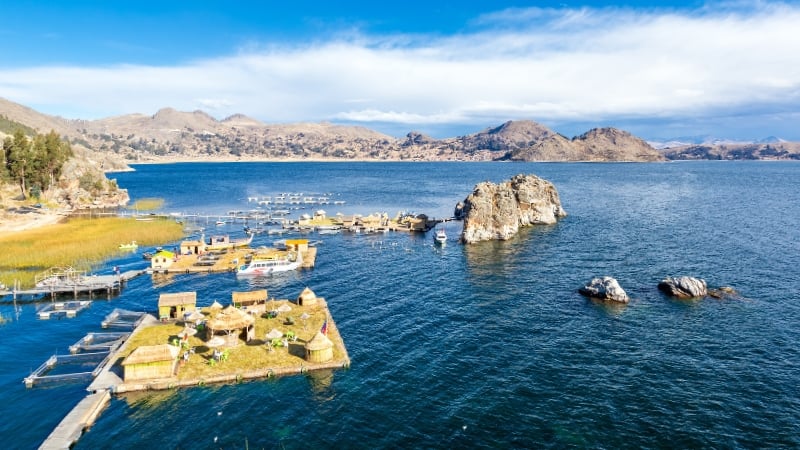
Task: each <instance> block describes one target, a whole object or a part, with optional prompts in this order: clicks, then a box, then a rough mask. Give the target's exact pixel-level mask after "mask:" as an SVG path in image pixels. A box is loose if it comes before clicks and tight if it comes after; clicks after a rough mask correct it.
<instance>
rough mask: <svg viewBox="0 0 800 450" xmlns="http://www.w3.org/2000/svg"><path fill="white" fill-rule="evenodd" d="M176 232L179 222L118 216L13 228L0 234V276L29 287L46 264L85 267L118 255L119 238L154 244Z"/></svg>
mask: <svg viewBox="0 0 800 450" xmlns="http://www.w3.org/2000/svg"><path fill="white" fill-rule="evenodd" d="M182 236H183V227H182V226H181V225H180V224H178V223H175V221H172V220H168V219H163V220H153V221H147V222H143V221H136V220H133V219H129V218H119V217H106V218H96V219H71V220H69V221H67V222H65V223H59V224H55V225H48V226H44V227H40V228H36V229H31V230H26V231H19V232H15V233H12V234H9V235H6V236H2V237H0V255H3V258H2V262H0V281H2V282H3V283H5V284H6V285H8V286H11V285H12V284H13V282H14V280H19V281H20V283H21V284H22V286H32V285H33V280H34V277H35V275H36V274H37V273H39V272H41V271H44V270H46V269H49V268H50V267H56V266H71V267H74V268H76V269H78V270H87V271H88V270H91V269H92V267H93V266H94V265H96V264H97V263H100V262H102V261H104V260H106V259H107V258H109V257H111V256H113V255H115V254H119V253H120V252H121V250H120V249H119V245H120V244H122V243H128V242H131V241H136V242H137V243H138V244H139V245H158V244H164V243H167V242H172V241H175V240H178V239H180V238H181V237H182Z"/></svg>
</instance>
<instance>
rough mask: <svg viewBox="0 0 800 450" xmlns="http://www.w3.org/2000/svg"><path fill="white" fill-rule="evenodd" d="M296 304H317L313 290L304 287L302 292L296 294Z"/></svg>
mask: <svg viewBox="0 0 800 450" xmlns="http://www.w3.org/2000/svg"><path fill="white" fill-rule="evenodd" d="M297 304H298V305H300V306H314V305H316V304H317V295H316V294H314V291H312V290H311V289H309V288H308V287H306V288H305V289H303V292H301V293H300V295H298V296H297Z"/></svg>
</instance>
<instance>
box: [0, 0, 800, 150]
mask: <svg viewBox="0 0 800 450" xmlns="http://www.w3.org/2000/svg"><path fill="white" fill-rule="evenodd" d="M0 16H2V21H1V22H0V97H3V98H6V99H8V100H11V101H14V102H17V103H21V104H23V105H25V106H29V107H31V108H34V109H36V110H37V111H40V112H43V113H46V114H52V115H58V116H62V117H65V118H69V119H98V118H103V117H109V116H117V115H123V114H129V113H141V114H147V115H152V114H155V113H156V111H158V110H159V109H161V108H164V107H172V108H175V109H178V110H181V111H194V110H202V111H205V112H207V113H209V114H211V115H212V116H213V117H215V118H217V119H224V118H225V117H227V116H230V115H232V114H237V113H241V114H245V115H248V116H251V117H253V118H256V119H258V120H261V121H263V122H266V123H293V122H321V121H327V122H333V123H340V124H347V125H360V126H365V127H368V128H372V129H375V130H378V131H382V132H384V133H387V134H390V135H393V136H398V137H399V136H402V135H405V134H406V133H408V132H409V131H412V130H413V131H420V132H423V133H426V134H429V135H431V136H434V137H439V138H441V137H451V136H460V135H465V134H470V133H474V132H477V131H480V130H482V129H485V128H488V127H494V126H497V125H500V124H502V123H503V122H505V121H508V120H533V121H536V122H539V123H541V124H544V125H546V126H548V127H550V128H551V129H553V130H554V131H557V132H559V133H561V134H564V135H566V136H568V137H572V136H575V135H578V134H581V133H583V132H585V131H587V130H589V129H591V128H595V127H603V126H613V127H617V128H621V129H625V130H628V131H630V132H632V133H634V134H636V135H638V136H641V137H644V138H646V139H649V140H652V141H657V140H667V139H672V138H678V137H685V136H701V135H702V136H712V137H717V138H724V139H736V140H758V139H763V138H766V137H769V136H777V137H780V138H783V139H787V140H794V141H800V126H798V125H800V31H799V30H800V25H798V24H800V1H787V2H773V1H724V2H722V1H712V2H699V1H672V2H670V1H666V2H655V1H639V2H637V1H627V2H625V1H622V2H615V3H609V2H599V1H583V2H570V1H563V2H555V1H553V2H551V1H502V0H498V1H485V0H484V1H469V0H467V1H458V2H456V1H442V2H437V1H434V0H428V1H419V0H407V1H403V2H378V1H374V0H372V1H369V2H366V1H365V2H360V1H354V2H332V1H311V0H295V1H292V2H285V1H284V2H277V1H271V0H262V1H253V2H247V1H229V2H220V1H205V0H195V1H178V0H176V1H163V0H159V1H150V0H140V1H135V2H116V1H109V0H104V1H84V0H74V1H69V2H62V1H37V2H31V1H14V2H7V4H4V5H3V7H2V12H1V13H0Z"/></svg>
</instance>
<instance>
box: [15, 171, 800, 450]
mask: <svg viewBox="0 0 800 450" xmlns="http://www.w3.org/2000/svg"><path fill="white" fill-rule="evenodd" d="M135 168H136V171H135V172H125V173H117V174H110V178H116V179H117V181H118V184H119V185H120V186H121V187H123V188H127V189H128V190H129V192H130V195H131V198H132V200H136V199H139V198H145V197H160V198H164V199H165V205H164V211H165V212H180V213H183V214H190V213H199V214H204V215H207V216H209V218H208V219H198V222H200V223H199V225H202V226H205V227H206V232H207V233H211V232H214V233H216V232H217V231H220V232H225V233H230V234H231V235H236V236H241V230H242V224H228V225H225V226H222V227H217V226H216V225H214V223H215V221H216V218H215V217H214V216H216V215H218V216H224V215H226V214H227V212H228V211H232V210H244V211H246V210H248V209H251V208H255V207H256V205H255V203H254V202H248V197H255V196H275V195H277V194H279V193H283V192H289V193H303V195H308V196H312V195H324V196H328V197H329V198H330V200H331V201H334V200H336V201H340V202H344V203H343V204H338V205H334V204H332V203H331V204H327V205H319V206H313V207H309V208H308V209H307V210H294V211H293V214H295V215H297V214H299V213H302V212H309V213H310V212H313V210H315V209H320V208H322V209H325V210H326V211H327V213H328V214H329V215H332V214H335V213H337V212H341V213H342V214H354V213H360V214H364V215H367V214H370V213H373V212H387V213H389V215H390V216H394V215H396V214H397V212H398V211H406V212H411V211H414V212H417V213H425V214H427V215H429V216H434V217H448V216H450V215H452V213H453V208H454V206H455V204H456V203H457V202H458V201H460V200H463V199H464V198H465V197H466V196H467V195H468V194H469V193H470V192H471V191H472V189H473V187H474V185H475V184H477V183H479V182H481V181H487V180H488V181H494V182H500V181H503V180H506V179H509V178H510V177H511V176H513V175H515V174H518V173H532V174H536V175H538V176H540V177H542V178H545V179H547V180H549V181H551V182H553V184H554V185H555V186H556V188H557V189H558V191H559V194H560V197H561V201H562V205H563V207H564V209H565V210H566V211H567V213H568V216H567V217H566V218H564V219H562V220H561V221H560V222H559V223H558V224H556V225H552V226H537V227H532V228H529V229H525V230H523V231H522V232H521V233H520V234H519V235H518V236H517V237H516V238H514V239H512V240H510V241H505V242H487V243H481V244H475V245H470V246H464V245H461V244H459V243H456V242H454V238H455V236H456V235H457V234H458V232H459V231H460V224H459V223H458V222H450V223H448V224H447V227H446V229H447V232H448V234H449V235H450V237H451V241H450V242H448V244H447V245H446V246H445V247H443V248H440V247H438V246H435V245H433V240H432V234H433V232H428V233H425V234H422V233H419V234H408V233H389V234H366V235H354V234H349V233H342V234H338V235H316V234H312V235H309V236H308V237H309V239H312V240H320V241H321V242H320V244H319V245H318V248H319V250H318V254H317V260H316V267H315V268H313V269H310V270H302V271H297V272H291V273H284V274H275V275H274V276H271V277H266V278H260V279H250V280H247V279H237V278H236V276H235V275H234V274H229V273H225V274H208V275H176V276H172V277H165V276H150V275H145V276H142V277H139V278H136V279H134V280H132V281H131V282H130V283H129V284H128V285H127V286H126V288H125V289H124V290H123V291H122V293H121V294H120V295H119V296H116V297H114V298H112V299H110V300H105V299H103V300H96V301H94V303H93V304H92V306H91V307H90V308H89V309H87V310H86V311H83V312H81V313H80V314H79V315H78V316H77V317H75V318H72V319H63V320H48V321H44V320H38V319H37V318H36V308H37V307H41V306H42V303H39V304H35V303H25V304H21V305H18V306H17V307H16V308H15V306H14V305H13V304H10V303H8V302H6V303H3V304H2V305H0V313H2V314H3V316H4V317H7V318H11V319H12V320H11V321H10V322H9V323H6V324H5V325H0V342H2V343H3V344H4V345H2V346H0V389H2V392H3V399H4V401H3V402H2V404H1V405H0V414H2V417H3V418H4V420H2V421H0V435H2V436H4V440H5V441H6V442H7V443H11V447H13V448H36V447H37V446H38V445H39V444H41V442H42V441H43V440H44V439H45V438H46V437H47V435H48V434H49V433H50V432H51V431H52V430H53V428H54V427H55V426H56V425H57V424H58V423H59V422H60V420H61V419H62V418H63V416H64V415H65V414H66V413H67V412H68V411H69V410H71V408H72V407H73V406H74V405H75V404H76V403H77V402H78V401H79V400H80V399H81V398H82V396H83V395H85V390H84V389H85V387H86V384H85V383H72V384H66V385H54V386H49V387H37V388H33V389H26V388H25V387H24V384H23V383H22V379H23V378H24V377H25V376H27V375H28V374H29V373H30V372H31V371H32V370H33V369H35V368H36V367H37V366H39V365H40V364H41V363H42V362H44V361H45V360H46V359H47V358H48V357H49V356H50V355H52V354H54V353H59V354H64V353H68V347H69V345H71V344H73V343H75V342H76V341H77V340H78V339H80V338H81V337H83V336H84V335H85V334H86V333H87V332H90V331H100V330H101V329H100V322H101V321H102V319H103V317H105V315H106V314H108V313H109V312H110V311H111V310H113V309H114V308H124V309H130V310H149V311H154V310H155V308H156V303H157V299H158V295H159V293H162V292H181V291H187V290H190V291H197V298H198V305H201V306H205V305H209V304H211V303H212V302H213V301H215V300H216V301H219V302H220V303H223V304H227V303H229V302H230V296H231V292H232V291H242V290H248V289H255V288H259V289H260V288H266V289H268V290H269V292H270V295H271V296H275V297H278V298H295V297H296V296H297V295H298V294H299V293H300V291H301V290H302V289H303V288H304V287H306V286H308V287H310V288H311V289H313V290H314V291H315V292H316V293H317V295H319V296H321V297H325V299H326V300H327V302H328V305H329V308H330V310H331V313H332V315H333V317H334V318H335V320H336V322H337V325H338V328H339V330H340V332H341V334H342V337H343V338H344V341H345V344H346V346H347V349H348V352H349V354H350V358H351V360H352V364H351V367H350V368H349V369H344V370H338V371H333V372H326V373H309V374H306V375H303V376H294V377H284V378H278V379H270V380H259V381H251V382H245V383H241V384H232V385H209V386H204V387H198V388H192V389H180V390H174V391H163V392H149V393H138V394H129V395H123V396H119V397H115V398H114V399H113V400H112V402H111V404H110V406H109V408H108V409H107V410H106V411H105V412H103V414H102V415H101V416H100V418H99V419H98V421H97V423H96V424H95V426H94V427H93V428H92V429H91V430H90V431H88V432H87V433H86V434H84V436H83V437H82V438H81V440H80V441H79V442H78V444H77V446H76V448H78V449H81V448H86V449H89V448H92V449H94V448H115V449H119V448H141V447H143V446H147V445H151V446H158V447H159V448H179V447H193V448H245V447H250V448H286V449H288V448H303V449H305V448H370V449H371V448H409V447H411V448H510V447H533V448H563V447H594V448H641V447H647V448H653V447H667V448H698V447H706V448H708V447H714V448H734V447H744V448H755V447H762V448H764V447H766V448H777V447H794V448H796V447H799V446H800V433H798V430H800V394H798V392H799V390H798V389H797V386H798V385H799V384H800V347H798V343H799V342H800V326H799V325H798V317H800V305H799V303H800V300H798V299H799V298H800V297H799V296H798V291H799V290H798V284H797V280H798V271H797V268H798V267H800V231H799V230H798V223H800V207H798V205H800V163H798V162H752V161H742V162H672V163H650V164H647V163H645V164H638V163H618V164H617V163H586V164H584V163H397V162H395V163H380V162H363V163H362V162H358V163H197V164H189V163H186V164H165V165H137V166H135ZM274 239H276V237H275V236H268V235H266V234H263V235H258V236H257V237H256V239H255V240H254V242H253V245H271V243H272V241H273V240H274ZM169 244H171V243H168V244H167V245H169ZM139 250H140V252H141V251H146V250H148V249H142V248H140V249H139ZM145 265H146V262H145V261H144V260H143V259H142V258H141V256H140V255H138V254H131V255H124V256H120V257H119V258H115V259H112V260H109V261H107V262H106V263H104V264H103V265H102V266H100V267H98V268H97V272H98V273H110V272H111V270H112V267H113V266H120V268H121V269H122V270H123V271H124V270H128V269H134V268H141V267H144V266H145ZM602 275H609V276H613V277H615V278H616V279H617V280H618V281H619V282H620V284H621V286H622V287H623V288H624V289H625V290H626V291H627V292H628V294H629V296H630V297H631V298H632V300H631V302H630V304H628V305H626V306H610V305H604V304H599V303H595V302H593V301H590V300H587V299H586V298H584V297H582V296H581V295H579V294H578V293H577V289H578V288H579V287H580V286H582V285H583V284H585V283H586V282H588V281H589V280H590V279H591V278H592V277H595V276H602ZM678 275H690V276H696V277H699V278H704V279H705V280H707V282H708V284H709V286H711V287H719V286H732V287H733V288H735V289H736V290H737V291H738V292H739V293H740V294H741V298H740V299H735V300H716V299H710V298H709V299H704V300H700V301H678V300H673V299H670V298H667V297H665V296H664V295H662V294H661V293H660V292H659V291H658V290H657V288H656V285H657V284H658V282H659V281H660V280H661V279H662V278H664V277H666V276H678Z"/></svg>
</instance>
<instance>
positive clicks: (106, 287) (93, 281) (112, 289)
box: [0, 270, 145, 301]
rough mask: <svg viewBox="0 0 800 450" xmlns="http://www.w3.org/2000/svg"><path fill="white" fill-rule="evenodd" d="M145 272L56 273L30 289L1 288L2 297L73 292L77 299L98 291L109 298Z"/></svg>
mask: <svg viewBox="0 0 800 450" xmlns="http://www.w3.org/2000/svg"><path fill="white" fill-rule="evenodd" d="M143 273H145V270H129V271H127V272H123V273H120V274H114V275H72V274H68V275H64V276H58V275H54V276H53V277H52V278H49V280H47V281H46V282H45V283H41V284H39V285H38V286H37V287H34V288H30V289H19V288H18V287H17V286H15V287H14V288H12V289H11V290H0V297H6V296H9V295H10V296H11V297H12V298H13V300H14V301H17V300H24V299H25V297H28V298H31V299H33V300H36V299H37V298H39V297H42V296H48V295H49V296H50V298H51V299H55V298H56V297H57V296H58V295H68V294H72V297H73V298H75V299H77V298H78V296H79V295H88V296H89V298H92V296H94V295H95V294H96V293H98V292H105V294H106V297H107V298H111V296H112V295H113V294H114V293H119V291H120V290H121V289H122V286H123V285H124V284H125V282H127V281H129V280H131V279H133V278H136V277H138V276H139V275H142V274H143Z"/></svg>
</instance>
